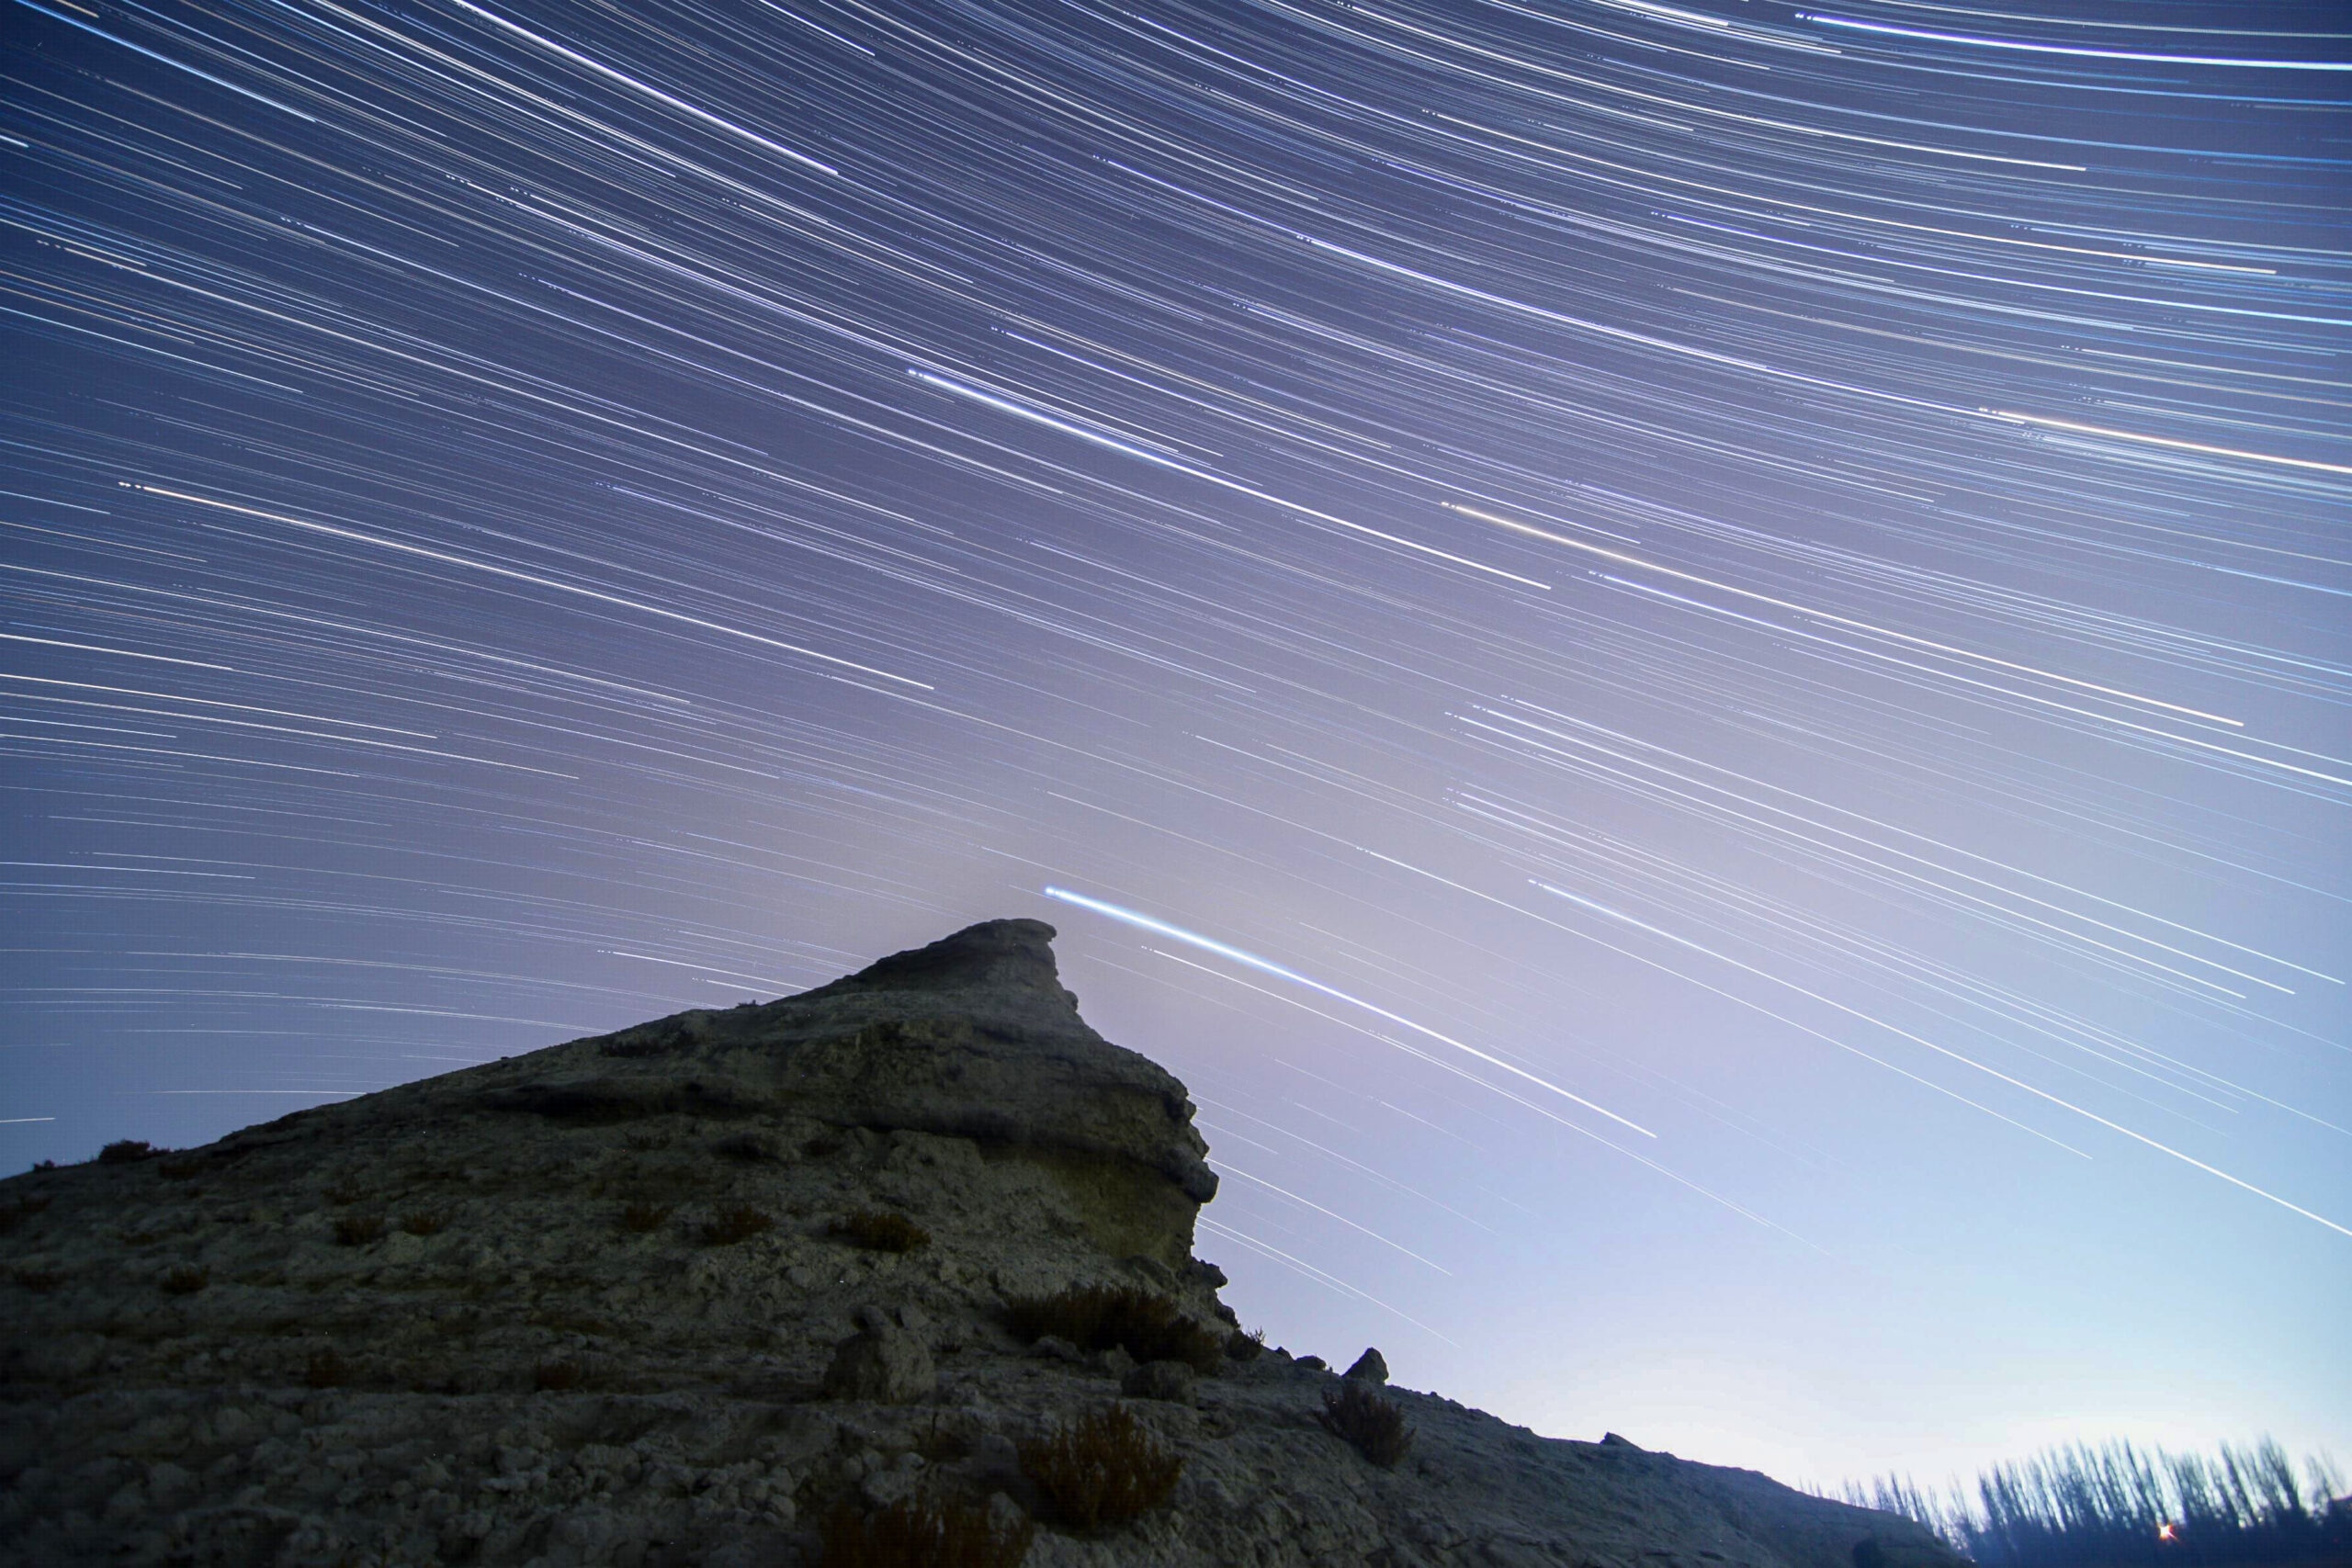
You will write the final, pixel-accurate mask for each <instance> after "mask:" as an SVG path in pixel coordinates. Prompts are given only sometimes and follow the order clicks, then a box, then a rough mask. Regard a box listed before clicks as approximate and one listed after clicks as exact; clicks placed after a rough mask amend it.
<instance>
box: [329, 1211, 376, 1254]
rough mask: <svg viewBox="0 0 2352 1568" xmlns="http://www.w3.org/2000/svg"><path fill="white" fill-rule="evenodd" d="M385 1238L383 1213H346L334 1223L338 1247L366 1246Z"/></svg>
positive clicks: (335, 1240)
mask: <svg viewBox="0 0 2352 1568" xmlns="http://www.w3.org/2000/svg"><path fill="white" fill-rule="evenodd" d="M383 1239H384V1216H383V1215H381V1214H345V1215H343V1216H341V1217H340V1218H338V1219H337V1220H336V1221H335V1223H334V1244H335V1245H336V1246H337V1247H366V1246H367V1245H368V1243H370V1242H377V1241H381V1240H383Z"/></svg>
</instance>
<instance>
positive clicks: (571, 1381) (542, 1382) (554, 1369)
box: [531, 1361, 585, 1393]
mask: <svg viewBox="0 0 2352 1568" xmlns="http://www.w3.org/2000/svg"><path fill="white" fill-rule="evenodd" d="M584 1375H585V1374H584V1373H583V1372H582V1371H581V1370H580V1363H579V1362H577V1361H542V1362H540V1363H539V1366H538V1370H537V1371H535V1372H533V1373H532V1374H531V1382H532V1385H533V1386H534V1387H536V1388H537V1390H538V1391H539V1392H540V1393H563V1392H565V1391H566V1390H568V1389H575V1388H578V1387H579V1386H580V1380H581V1379H582V1377H583V1376H584Z"/></svg>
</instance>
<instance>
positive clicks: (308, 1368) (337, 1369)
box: [302, 1350, 351, 1388]
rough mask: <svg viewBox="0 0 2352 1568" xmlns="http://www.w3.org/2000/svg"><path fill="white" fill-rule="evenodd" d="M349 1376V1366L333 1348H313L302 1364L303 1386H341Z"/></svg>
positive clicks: (347, 1380)
mask: <svg viewBox="0 0 2352 1568" xmlns="http://www.w3.org/2000/svg"><path fill="white" fill-rule="evenodd" d="M350 1378H351V1367H350V1365H349V1363H347V1362H345V1360H344V1359H343V1358H342V1357H341V1356H338V1355H336V1354H335V1353H334V1351H333V1350H313V1351H311V1359H309V1360H308V1361H306V1362H304V1363H303V1365H302V1386H304V1387H305V1388H341V1387H342V1386H343V1385H344V1384H345V1382H349V1381H350Z"/></svg>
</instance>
